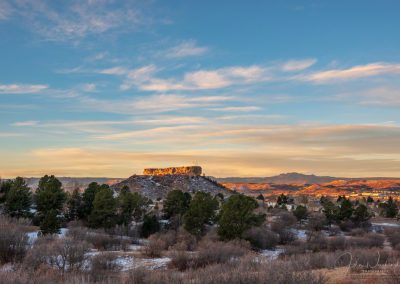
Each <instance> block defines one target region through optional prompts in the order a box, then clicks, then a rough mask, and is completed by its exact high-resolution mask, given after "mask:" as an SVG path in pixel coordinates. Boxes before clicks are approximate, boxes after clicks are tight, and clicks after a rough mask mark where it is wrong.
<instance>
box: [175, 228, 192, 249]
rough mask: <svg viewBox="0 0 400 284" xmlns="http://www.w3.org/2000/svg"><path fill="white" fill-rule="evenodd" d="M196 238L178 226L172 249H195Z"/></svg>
mask: <svg viewBox="0 0 400 284" xmlns="http://www.w3.org/2000/svg"><path fill="white" fill-rule="evenodd" d="M196 246H197V239H196V237H195V236H193V235H192V234H190V233H189V232H188V231H186V230H185V229H183V228H180V229H179V231H178V234H177V236H176V244H175V245H173V246H172V249H174V250H184V251H193V250H195V249H196Z"/></svg>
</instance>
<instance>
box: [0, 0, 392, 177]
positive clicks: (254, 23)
mask: <svg viewBox="0 0 400 284" xmlns="http://www.w3.org/2000/svg"><path fill="white" fill-rule="evenodd" d="M399 11H400V2H399V1H397V0H380V1H372V0H337V1H324V0H313V1H312V0H309V1H306V0H303V1H299V0H296V1H255V0H254V1H252V0H249V1H239V0H238V1H232V0H231V1H227V0H226V1H225V0H221V1H208V0H203V1H184V0H181V1H178V0H170V1H161V0H141V1H128V0H127V1H123V0H79V1H74V0H71V1H50V0H47V1H45V0H0V176H1V177H3V178H9V177H15V176H25V177H31V176H42V175H44V174H55V175H57V176H76V177H84V176H85V177H86V176H93V177H99V176H103V177H128V176H130V175H132V174H140V173H141V172H142V170H143V168H145V167H164V166H180V165H200V166H202V167H203V171H204V172H205V174H206V175H212V176H216V177H226V176H244V177H245V176H270V175H275V174H279V173H285V172H300V173H306V174H311V173H312V174H317V175H331V176H339V177H366V176H386V177H400V111H399V110H400V32H399V28H400V17H399V14H398V13H399Z"/></svg>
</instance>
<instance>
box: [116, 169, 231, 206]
mask: <svg viewBox="0 0 400 284" xmlns="http://www.w3.org/2000/svg"><path fill="white" fill-rule="evenodd" d="M173 169H174V170H173ZM176 169H179V170H176ZM144 173H145V174H144V175H133V176H131V177H129V178H127V179H126V180H123V181H121V182H119V183H117V184H115V185H113V186H112V188H113V189H114V190H115V191H118V190H120V189H121V188H123V187H124V186H128V187H129V189H130V190H131V191H132V192H139V193H141V194H143V195H144V196H146V197H148V198H151V199H153V200H155V199H159V198H160V199H163V198H164V197H165V196H166V195H167V194H168V192H169V191H171V190H174V189H180V190H182V191H185V192H190V193H196V192H198V191H203V192H208V193H211V194H212V195H216V194H218V193H222V194H223V195H229V194H231V192H230V191H229V190H228V189H227V188H225V187H224V186H223V185H221V184H219V183H218V182H216V181H214V180H212V179H210V178H208V177H205V176H201V167H181V168H167V169H146V170H145V171H144ZM150 173H151V174H150Z"/></svg>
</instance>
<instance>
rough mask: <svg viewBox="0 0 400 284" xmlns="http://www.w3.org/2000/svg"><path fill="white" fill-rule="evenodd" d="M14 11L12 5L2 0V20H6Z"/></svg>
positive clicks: (0, 6) (0, 8) (0, 12)
mask: <svg viewBox="0 0 400 284" xmlns="http://www.w3.org/2000/svg"><path fill="white" fill-rule="evenodd" d="M11 13H12V8H11V5H10V4H8V3H7V2H6V1H1V2H0V20H6V19H7V18H8V17H9V16H10V15H11Z"/></svg>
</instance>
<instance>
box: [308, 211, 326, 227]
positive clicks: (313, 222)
mask: <svg viewBox="0 0 400 284" xmlns="http://www.w3.org/2000/svg"><path fill="white" fill-rule="evenodd" d="M326 224H327V220H326V217H325V214H323V213H312V214H310V216H309V217H308V223H307V228H308V229H309V230H313V231H320V230H322V229H323V228H324V227H325V226H326Z"/></svg>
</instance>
